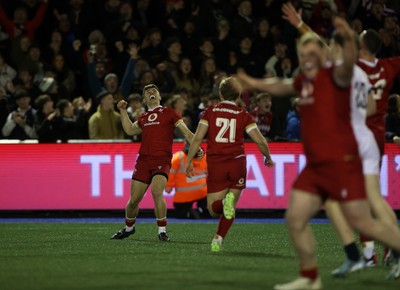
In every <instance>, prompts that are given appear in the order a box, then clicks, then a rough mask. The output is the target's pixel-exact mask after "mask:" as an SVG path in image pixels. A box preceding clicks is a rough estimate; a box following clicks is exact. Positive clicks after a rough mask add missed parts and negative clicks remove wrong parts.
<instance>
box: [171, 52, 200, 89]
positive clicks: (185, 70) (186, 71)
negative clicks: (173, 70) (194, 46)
mask: <svg viewBox="0 0 400 290" xmlns="http://www.w3.org/2000/svg"><path fill="white" fill-rule="evenodd" d="M174 78H175V84H176V87H178V88H185V89H187V90H188V92H189V94H190V95H195V96H197V95H198V93H199V90H200V85H199V82H198V81H197V80H196V79H195V78H194V76H193V70H192V62H191V60H190V58H187V57H184V58H182V59H181V61H180V62H179V68H178V70H177V74H176V75H175V76H174Z"/></svg>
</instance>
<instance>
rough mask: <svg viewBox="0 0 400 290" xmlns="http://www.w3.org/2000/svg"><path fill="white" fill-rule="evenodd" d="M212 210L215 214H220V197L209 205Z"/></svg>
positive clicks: (221, 206) (221, 208)
mask: <svg viewBox="0 0 400 290" xmlns="http://www.w3.org/2000/svg"><path fill="white" fill-rule="evenodd" d="M211 208H212V211H213V212H215V213H217V214H222V212H223V208H224V205H223V204H222V199H220V200H216V201H214V202H213V203H212V205H211Z"/></svg>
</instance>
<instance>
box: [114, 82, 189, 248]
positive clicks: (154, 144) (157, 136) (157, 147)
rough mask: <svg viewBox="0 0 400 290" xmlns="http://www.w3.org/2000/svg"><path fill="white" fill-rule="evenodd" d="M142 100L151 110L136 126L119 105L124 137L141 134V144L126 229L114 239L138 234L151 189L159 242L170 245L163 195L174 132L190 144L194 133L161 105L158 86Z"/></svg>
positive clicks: (145, 91)
mask: <svg viewBox="0 0 400 290" xmlns="http://www.w3.org/2000/svg"><path fill="white" fill-rule="evenodd" d="M143 97H144V102H145V103H146V105H147V108H148V110H147V112H144V113H143V114H142V115H141V116H140V117H139V119H138V120H137V121H136V122H134V123H132V122H131V120H130V119H129V116H128V112H127V110H126V109H127V106H128V104H127V102H125V101H120V102H119V103H118V105H117V107H118V109H119V110H120V112H121V120H122V127H123V128H124V131H125V133H126V134H128V135H136V134H142V143H141V145H140V149H139V156H138V158H137V160H136V166H135V170H134V171H133V175H132V183H131V191H130V198H129V201H128V204H127V205H126V212H125V214H126V216H125V224H126V226H125V228H123V229H121V230H119V231H118V232H116V233H115V234H114V235H113V236H112V237H111V238H112V239H124V238H126V237H129V236H130V235H132V234H134V233H135V222H136V217H137V216H138V213H139V203H140V201H141V200H142V198H143V196H144V194H145V192H146V190H147V188H148V187H149V186H150V185H151V193H152V196H153V200H154V212H155V216H156V219H157V225H158V238H159V240H160V241H169V238H168V236H167V231H166V226H167V204H166V202H165V199H164V196H163V192H164V188H165V184H166V183H167V179H168V174H169V171H170V168H171V157H172V142H173V137H174V130H175V128H179V129H180V130H181V131H182V134H183V136H184V137H185V139H186V140H187V141H188V142H189V143H190V142H191V140H192V138H193V133H192V132H190V130H189V129H188V128H187V127H186V125H185V123H184V122H183V120H182V118H181V117H180V116H179V115H178V114H177V113H176V112H175V111H174V110H172V109H169V108H167V107H162V106H161V105H160V101H161V96H160V92H159V90H158V88H157V86H156V85H153V84H150V85H147V86H145V87H144V89H143Z"/></svg>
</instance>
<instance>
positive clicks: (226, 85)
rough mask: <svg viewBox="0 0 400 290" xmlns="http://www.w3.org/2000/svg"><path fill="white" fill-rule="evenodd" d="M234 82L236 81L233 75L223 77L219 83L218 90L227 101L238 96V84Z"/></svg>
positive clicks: (239, 92)
mask: <svg viewBox="0 0 400 290" xmlns="http://www.w3.org/2000/svg"><path fill="white" fill-rule="evenodd" d="M234 82H236V83H238V81H237V80H236V79H235V78H233V77H227V78H224V79H223V80H222V81H221V84H220V85H219V92H220V94H221V95H222V97H223V98H224V100H227V101H234V100H236V99H237V98H239V97H240V94H241V91H240V90H239V87H238V86H235V84H234Z"/></svg>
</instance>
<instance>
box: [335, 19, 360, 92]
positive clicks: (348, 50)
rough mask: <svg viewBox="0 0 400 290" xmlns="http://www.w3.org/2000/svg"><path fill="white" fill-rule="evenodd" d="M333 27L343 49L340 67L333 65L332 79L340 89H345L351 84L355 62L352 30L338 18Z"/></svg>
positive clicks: (354, 44)
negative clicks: (340, 37) (340, 38)
mask: <svg viewBox="0 0 400 290" xmlns="http://www.w3.org/2000/svg"><path fill="white" fill-rule="evenodd" d="M333 25H334V26H335V28H336V32H337V33H339V34H340V35H341V36H342V37H343V41H344V43H343V48H342V52H341V59H342V60H343V62H342V63H341V64H340V65H335V66H334V69H333V78H334V80H335V83H336V84H337V85H339V86H341V87H347V86H349V85H350V84H351V79H352V78H353V71H354V64H355V63H356V61H357V48H356V43H355V41H354V37H353V30H352V29H351V28H350V26H349V24H348V23H347V21H346V20H345V19H343V18H340V17H335V18H334V20H333Z"/></svg>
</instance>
